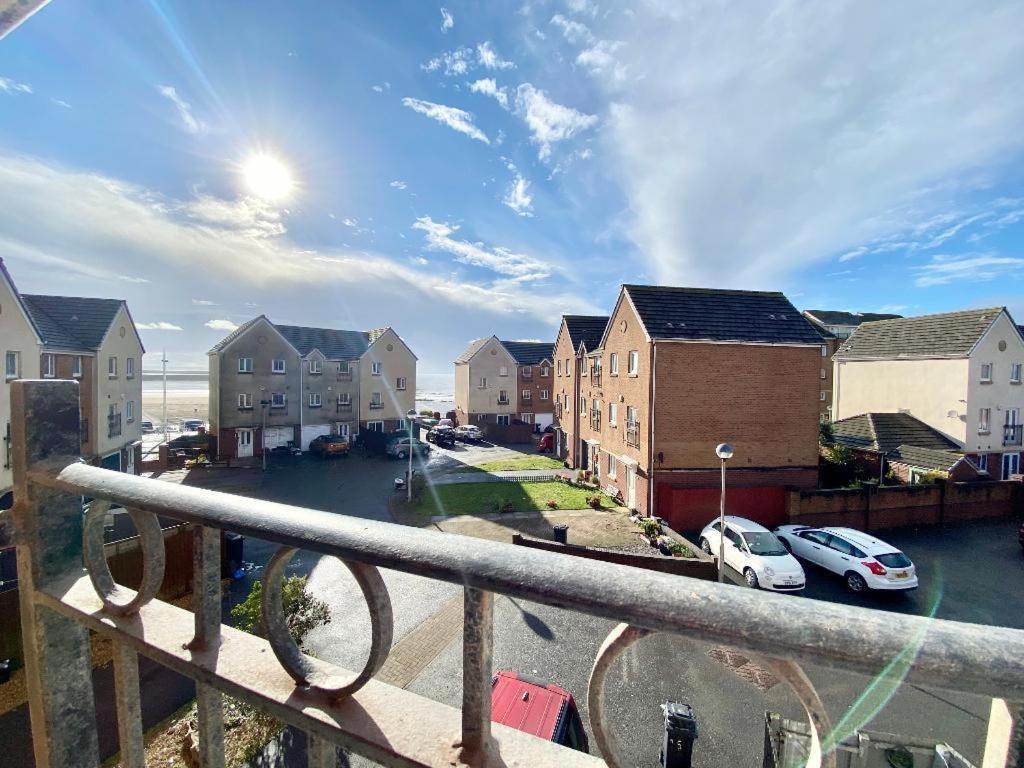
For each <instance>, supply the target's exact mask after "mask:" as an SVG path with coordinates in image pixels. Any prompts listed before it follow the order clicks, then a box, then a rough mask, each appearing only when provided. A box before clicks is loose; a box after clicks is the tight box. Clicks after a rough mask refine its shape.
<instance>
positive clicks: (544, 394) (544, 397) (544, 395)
mask: <svg viewBox="0 0 1024 768" xmlns="http://www.w3.org/2000/svg"><path fill="white" fill-rule="evenodd" d="M540 399H541V400H547V399H548V391H547V390H546V389H542V390H541V391H540Z"/></svg>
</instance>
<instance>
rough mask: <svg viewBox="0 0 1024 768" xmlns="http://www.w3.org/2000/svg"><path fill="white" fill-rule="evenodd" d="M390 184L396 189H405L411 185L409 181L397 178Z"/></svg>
mask: <svg viewBox="0 0 1024 768" xmlns="http://www.w3.org/2000/svg"><path fill="white" fill-rule="evenodd" d="M389 186H391V187H393V188H394V189H405V188H406V187H408V186H409V185H408V183H406V182H404V181H402V180H401V179H395V180H394V181H392V182H391V184H390V185H389Z"/></svg>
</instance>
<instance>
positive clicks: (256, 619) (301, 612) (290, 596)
mask: <svg viewBox="0 0 1024 768" xmlns="http://www.w3.org/2000/svg"><path fill="white" fill-rule="evenodd" d="M281 602H282V604H283V606H284V615H285V621H286V622H287V624H288V630H289V631H290V632H291V635H292V637H293V638H295V642H296V643H297V644H298V645H299V646H300V647H301V646H302V641H303V640H305V639H306V635H308V634H309V633H310V631H312V630H313V629H316V628H317V627H320V626H323V625H325V624H330V623H331V612H330V609H329V608H328V607H327V603H325V602H323V601H322V600H318V599H316V598H315V597H313V595H311V594H310V593H309V592H307V591H306V577H305V576H289V577H287V578H286V579H285V580H284V584H283V587H282V590H281ZM262 605H263V583H262V582H259V581H257V582H255V583H254V584H253V585H252V589H250V590H249V596H248V597H246V598H245V601H244V602H242V603H239V604H238V605H236V606H235V607H234V608H232V609H231V615H232V616H234V617H235V619H237V623H236V624H235V626H237V627H238V628H239V629H241V630H242V631H244V632H249V633H251V634H254V635H260V636H264V635H265V633H266V630H265V628H264V626H263V612H262Z"/></svg>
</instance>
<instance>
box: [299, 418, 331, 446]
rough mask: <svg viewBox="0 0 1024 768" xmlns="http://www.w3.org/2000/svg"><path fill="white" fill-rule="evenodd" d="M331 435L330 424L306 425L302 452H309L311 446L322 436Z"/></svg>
mask: <svg viewBox="0 0 1024 768" xmlns="http://www.w3.org/2000/svg"><path fill="white" fill-rule="evenodd" d="M329 434H331V425H330V424H306V425H304V426H303V427H302V446H301V447H302V450H304V451H308V450H309V444H310V443H311V442H313V440H314V439H315V438H318V437H320V435H329Z"/></svg>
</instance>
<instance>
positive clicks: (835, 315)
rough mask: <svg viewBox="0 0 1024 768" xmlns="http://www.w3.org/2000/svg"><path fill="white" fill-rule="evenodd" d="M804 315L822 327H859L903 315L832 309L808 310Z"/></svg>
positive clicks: (896, 318)
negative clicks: (862, 324)
mask: <svg viewBox="0 0 1024 768" xmlns="http://www.w3.org/2000/svg"><path fill="white" fill-rule="evenodd" d="M804 314H806V315H810V316H811V318H810V319H811V321H812V322H813V321H815V320H817V321H818V322H819V323H821V324H822V325H860V324H861V323H872V322H875V321H877V320H898V319H899V318H901V317H903V315H890V314H884V313H880V312H840V311H837V310H832V309H808V310H805V311H804Z"/></svg>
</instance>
